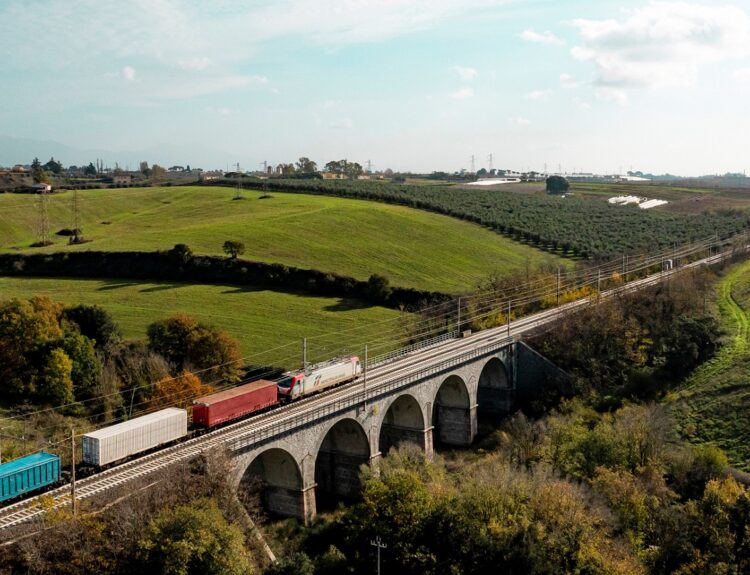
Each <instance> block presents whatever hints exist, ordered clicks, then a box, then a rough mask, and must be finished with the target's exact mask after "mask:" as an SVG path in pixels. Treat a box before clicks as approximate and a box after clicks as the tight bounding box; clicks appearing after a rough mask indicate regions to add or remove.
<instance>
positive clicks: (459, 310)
mask: <svg viewBox="0 0 750 575" xmlns="http://www.w3.org/2000/svg"><path fill="white" fill-rule="evenodd" d="M456 331H457V332H458V334H459V335H460V334H461V298H460V297H459V298H458V318H457V319H456Z"/></svg>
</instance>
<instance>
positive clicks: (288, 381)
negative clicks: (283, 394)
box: [276, 377, 292, 389]
mask: <svg viewBox="0 0 750 575" xmlns="http://www.w3.org/2000/svg"><path fill="white" fill-rule="evenodd" d="M276 385H278V386H279V387H283V388H284V389H286V388H288V387H291V386H292V378H291V377H284V378H282V379H280V380H279V381H277V382H276Z"/></svg>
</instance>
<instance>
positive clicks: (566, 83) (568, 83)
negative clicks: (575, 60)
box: [560, 74, 583, 90]
mask: <svg viewBox="0 0 750 575" xmlns="http://www.w3.org/2000/svg"><path fill="white" fill-rule="evenodd" d="M582 84H583V82H580V81H579V80H576V79H575V78H574V77H573V76H571V75H570V74H560V85H561V86H562V87H563V88H567V89H571V90H572V89H575V88H580V87H581V85H582Z"/></svg>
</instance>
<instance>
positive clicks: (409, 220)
mask: <svg viewBox="0 0 750 575" xmlns="http://www.w3.org/2000/svg"><path fill="white" fill-rule="evenodd" d="M234 194H235V190H233V189H229V188H218V187H209V188H205V187H163V188H134V189H117V190H86V191H80V192H79V193H78V202H79V206H80V214H81V216H80V227H81V228H82V230H83V233H84V235H85V237H86V238H87V239H89V240H92V241H91V242H90V243H86V244H82V245H78V246H68V244H67V238H65V237H60V236H53V240H54V242H55V243H54V245H52V246H48V247H46V248H31V247H30V245H31V244H32V243H33V242H34V241H35V240H36V238H37V230H38V222H39V209H38V207H37V202H38V197H36V196H33V195H20V194H2V195H0V250H2V251H23V252H37V251H48V252H52V251H60V250H148V251H150V250H155V249H169V248H171V247H172V246H174V245H175V244H177V243H185V244H187V245H189V246H190V247H191V248H192V249H193V251H194V252H195V253H197V254H220V253H221V251H222V250H221V246H222V243H223V242H224V241H225V240H228V239H232V240H239V241H242V242H244V243H245V245H246V253H245V255H244V257H245V258H248V259H253V260H258V261H264V262H277V263H283V264H287V265H292V266H297V267H302V268H314V269H319V270H323V271H331V272H336V273H339V274H343V275H350V276H354V277H356V278H358V279H367V278H368V277H369V276H370V275H371V274H373V273H377V274H382V275H385V276H386V277H388V278H389V279H390V281H391V284H393V285H399V286H404V287H414V288H418V289H426V290H435V291H443V292H460V291H463V290H467V289H470V288H472V287H474V286H475V285H476V283H477V281H478V280H479V279H482V278H485V277H486V276H487V275H489V274H490V273H491V272H520V271H524V270H526V269H527V266H528V267H530V268H531V269H532V270H533V269H534V268H536V267H537V266H538V265H539V264H541V263H542V262H552V263H554V264H557V265H566V263H567V262H565V261H564V260H562V259H560V258H556V257H555V256H552V255H549V254H544V253H543V252H541V251H539V250H536V249H534V248H531V247H528V246H526V245H522V244H520V243H517V242H514V241H511V240H509V239H507V238H504V237H502V236H500V235H498V234H495V233H493V232H491V231H489V230H487V229H484V228H482V227H480V226H478V225H475V224H471V223H467V222H463V221H459V220H457V219H454V218H451V217H448V216H441V215H437V214H432V213H427V212H424V211H420V210H416V209H410V208H406V207H402V206H395V205H386V204H382V203H377V202H369V201H361V200H351V199H343V198H333V197H322V196H310V195H302V194H285V193H279V192H274V193H273V197H271V198H269V199H259V193H258V192H255V191H253V192H245V194H244V196H245V199H243V200H237V201H233V200H232V198H233V196H234ZM72 197H73V193H72V192H63V193H60V194H55V195H53V196H51V197H49V208H48V212H49V221H50V228H51V231H52V232H53V233H54V232H56V231H58V230H60V229H62V228H72V227H73V216H72V209H71V206H72Z"/></svg>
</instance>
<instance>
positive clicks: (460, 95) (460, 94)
mask: <svg viewBox="0 0 750 575" xmlns="http://www.w3.org/2000/svg"><path fill="white" fill-rule="evenodd" d="M450 97H451V98H453V99H454V100H466V99H467V98H473V97H474V90H473V89H471V88H461V89H460V90H457V91H456V92H453V93H452V94H451V95H450Z"/></svg>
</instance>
